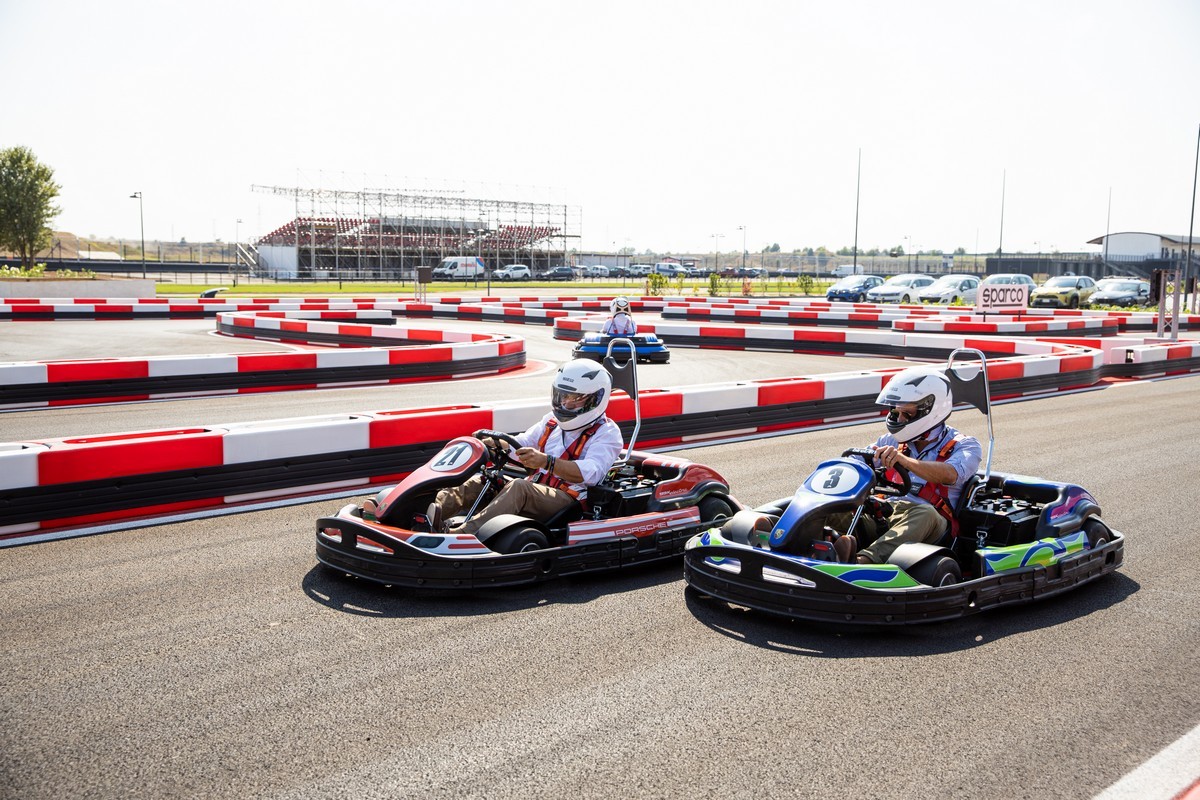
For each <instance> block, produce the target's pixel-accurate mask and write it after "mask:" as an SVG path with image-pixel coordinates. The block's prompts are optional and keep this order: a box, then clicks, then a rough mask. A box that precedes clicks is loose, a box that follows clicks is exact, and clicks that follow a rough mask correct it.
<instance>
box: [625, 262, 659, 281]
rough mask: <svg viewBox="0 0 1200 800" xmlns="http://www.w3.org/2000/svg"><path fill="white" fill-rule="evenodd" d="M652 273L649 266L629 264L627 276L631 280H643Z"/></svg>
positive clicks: (652, 268)
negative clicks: (631, 278)
mask: <svg viewBox="0 0 1200 800" xmlns="http://www.w3.org/2000/svg"><path fill="white" fill-rule="evenodd" d="M653 271H654V267H653V266H651V265H650V264H630V265H629V275H630V277H633V278H644V277H646V276H647V275H649V274H650V273H651V272H653Z"/></svg>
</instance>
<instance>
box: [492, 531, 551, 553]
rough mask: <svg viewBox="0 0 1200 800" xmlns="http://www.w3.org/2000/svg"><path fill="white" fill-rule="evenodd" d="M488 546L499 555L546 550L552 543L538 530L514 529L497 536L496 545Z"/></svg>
mask: <svg viewBox="0 0 1200 800" xmlns="http://www.w3.org/2000/svg"><path fill="white" fill-rule="evenodd" d="M488 546H489V547H491V548H492V549H493V550H495V551H496V552H498V553H505V554H510V553H532V552H533V551H534V550H545V549H546V548H547V547H549V546H550V542H549V540H548V539H546V534H544V533H542V532H541V531H539V530H538V529H537V528H513V529H512V530H508V531H505V532H504V533H502V534H500V535H499V536H497V537H496V539H495V544H491V543H490V542H489V543H488Z"/></svg>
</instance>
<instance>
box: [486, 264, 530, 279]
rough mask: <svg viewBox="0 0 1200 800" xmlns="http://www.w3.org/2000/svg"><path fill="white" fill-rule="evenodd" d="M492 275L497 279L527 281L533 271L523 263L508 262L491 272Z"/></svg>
mask: <svg viewBox="0 0 1200 800" xmlns="http://www.w3.org/2000/svg"><path fill="white" fill-rule="evenodd" d="M492 277H493V278H495V279H496V280H498V281H527V280H529V279H530V278H532V277H533V273H532V272H530V271H529V267H527V266H525V265H524V264H509V265H507V266H504V267H501V268H500V269H498V270H496V271H495V272H494V273H492Z"/></svg>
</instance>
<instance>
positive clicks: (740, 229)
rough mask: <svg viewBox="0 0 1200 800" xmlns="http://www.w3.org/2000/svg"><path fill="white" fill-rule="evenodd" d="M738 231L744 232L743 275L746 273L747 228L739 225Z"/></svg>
mask: <svg viewBox="0 0 1200 800" xmlns="http://www.w3.org/2000/svg"><path fill="white" fill-rule="evenodd" d="M738 230H739V231H741V232H742V273H743V274H744V273H745V272H746V226H745V225H738Z"/></svg>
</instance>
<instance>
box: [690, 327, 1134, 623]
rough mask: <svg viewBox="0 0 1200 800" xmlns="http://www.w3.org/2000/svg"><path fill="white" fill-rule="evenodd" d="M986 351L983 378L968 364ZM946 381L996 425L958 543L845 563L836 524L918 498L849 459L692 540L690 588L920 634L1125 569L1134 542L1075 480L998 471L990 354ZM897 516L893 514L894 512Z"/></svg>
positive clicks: (905, 548) (822, 467)
mask: <svg viewBox="0 0 1200 800" xmlns="http://www.w3.org/2000/svg"><path fill="white" fill-rule="evenodd" d="M960 354H975V355H976V356H978V358H979V364H978V367H975V366H974V365H973V364H967V365H965V366H966V368H967V369H969V370H977V371H976V373H975V374H974V375H973V376H972V377H968V378H963V377H961V375H960V373H959V370H961V369H962V366H959V367H957V368H956V366H955V360H956V357H957V356H959V355H960ZM946 374H947V376H948V377H949V379H950V383H951V386H952V387H953V392H954V398H955V400H956V402H969V403H971V404H972V405H974V406H975V407H976V408H978V409H979V410H980V411H982V412H983V413H984V414H985V415H986V416H987V421H988V437H989V442H988V451H987V455H986V461H985V466H984V469H983V470H982V471H981V472H980V473H979V474H977V475H976V476H975V477H974V479H973V480H972V481H971V482H969V483H968V485H967V487H966V488H965V489H964V490H963V493H962V496H961V498H960V500H959V504H958V508H957V509H956V511H955V516H956V518H957V519H958V522H959V531H958V535H957V536H956V537H952V536H951V535H950V534H949V533H947V534H946V536H945V537H943V539H942V541H940V542H938V543H937V544H903V545H901V546H900V547H898V548H897V549H896V551H895V552H894V553H893V555H892V556H891V557H890V558H889V559H888V562H887V563H886V564H844V563H839V562H838V561H837V560H836V556H835V555H834V552H833V547H832V545H831V543H830V541H829V538H830V536H829V535H830V531H829V530H828V529H827V528H826V527H825V525H824V523H825V520H826V518H827V517H828V516H829V515H830V514H836V513H840V512H853V514H854V516H853V518H852V522H851V524H850V530H849V531H848V532H853V530H854V528H855V526H856V525H857V524H858V521H859V519H861V517H862V515H863V514H864V513H869V512H871V511H875V512H877V513H878V512H880V509H881V507H882V506H881V504H886V498H887V495H889V494H891V495H901V496H903V495H905V494H907V493H908V489H909V486H910V485H911V484H910V483H909V475H908V474H907V471H906V470H903V469H898V470H897V471H896V473H897V474H898V475H899V476H900V482H899V483H894V482H892V481H890V480H888V477H887V473H886V471H885V470H883V469H882V468H880V467H876V466H873V459H872V451H870V450H869V449H868V450H857V449H856V450H848V451H846V452H844V453H843V454H842V457H841V458H836V459H831V460H828V461H824V462H822V463H821V464H819V465H818V466H817V468H816V470H814V471H813V473H812V474H811V475H809V476H808V478H806V479H805V481H804V482H803V483H802V484H801V485H800V487H799V488H798V489H797V490H796V493H795V494H794V495H793V496H792V497H790V498H783V499H781V500H779V501H777V502H775V503H769V504H767V505H764V506H761V507H759V508H757V509H754V510H743V511H740V512H738V513H737V514H736V515H735V516H734V517H732V518H731V519H730V520H729V521H728V522H726V523H725V524H724V525H722V526H720V527H714V528H712V529H710V530H708V531H705V532H703V533H701V534H698V535H697V536H695V537H694V538H693V539H692V540H691V541H689V542H688V543H687V550H686V553H685V555H684V577H685V579H686V581H687V584H688V586H689V588H690V589H691V590H694V591H696V592H698V593H699V594H701V595H707V596H710V597H713V598H717V599H719V600H722V601H725V602H727V603H730V604H733V605H737V606H744V607H747V608H753V609H758V610H760V611H765V612H768V613H772V614H778V615H781V616H785V617H789V618H793V619H802V620H817V621H825V622H837V623H851V624H855V623H858V624H884V625H886V624H908V623H918V622H931V621H936V620H945V619H953V618H956V617H962V616H965V615H967V614H973V613H975V612H978V611H984V610H986V609H989V608H996V607H999V606H1005V605H1012V604H1017V603H1028V602H1031V601H1033V600H1039V599H1043V598H1046V597H1051V596H1053V595H1057V594H1060V593H1062V592H1066V591H1069V590H1070V589H1074V588H1075V587H1077V586H1080V585H1082V584H1084V583H1088V582H1090V581H1093V580H1096V579H1097V578H1100V577H1102V576H1104V575H1107V574H1108V573H1110V572H1113V571H1114V570H1116V569H1117V568H1118V567H1120V566H1121V563H1122V561H1123V559H1124V548H1125V539H1124V536H1123V535H1122V534H1121V533H1119V532H1117V531H1115V530H1112V529H1111V528H1109V526H1108V525H1107V524H1105V522H1104V521H1103V520H1102V519H1101V518H1100V506H1099V504H1098V503H1097V502H1096V499H1095V498H1094V497H1092V495H1091V494H1089V493H1088V492H1087V491H1086V490H1085V489H1083V488H1082V487H1080V486H1076V485H1074V484H1071V483H1062V482H1058V481H1050V480H1043V479H1040V478H1031V477H1027V476H1024V475H1013V474H1004V473H999V472H997V473H993V472H992V471H991V461H992V445H993V444H994V442H995V438H994V436H993V435H992V422H991V415H990V413H989V405H990V391H989V388H988V383H987V363H986V357H985V356H984V354H983V353H982V352H980V351H978V350H966V349H961V350H955V351H954V352H953V353H951V354H950V357H949V359H948V361H947V366H946ZM884 513H886V512H884Z"/></svg>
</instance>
